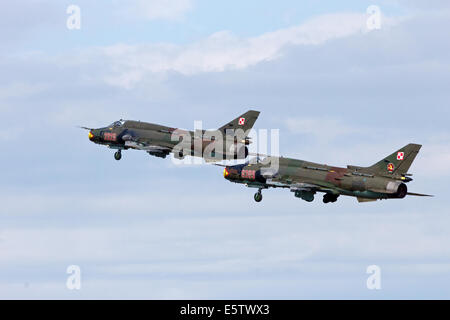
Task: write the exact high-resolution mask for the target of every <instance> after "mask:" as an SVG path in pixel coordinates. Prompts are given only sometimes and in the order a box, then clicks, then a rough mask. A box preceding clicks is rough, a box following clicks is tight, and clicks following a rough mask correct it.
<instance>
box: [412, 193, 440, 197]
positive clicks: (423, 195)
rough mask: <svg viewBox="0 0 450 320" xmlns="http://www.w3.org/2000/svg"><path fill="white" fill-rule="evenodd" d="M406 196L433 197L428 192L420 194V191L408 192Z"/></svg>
mask: <svg viewBox="0 0 450 320" xmlns="http://www.w3.org/2000/svg"><path fill="white" fill-rule="evenodd" d="M408 196H415V197H434V196H432V195H429V194H421V193H414V192H408Z"/></svg>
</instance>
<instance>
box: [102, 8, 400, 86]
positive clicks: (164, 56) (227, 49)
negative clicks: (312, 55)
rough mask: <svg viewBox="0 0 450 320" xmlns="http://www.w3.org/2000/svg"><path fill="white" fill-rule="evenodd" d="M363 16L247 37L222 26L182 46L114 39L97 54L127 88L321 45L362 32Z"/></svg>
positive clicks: (112, 80)
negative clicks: (159, 76) (152, 77)
mask: <svg viewBox="0 0 450 320" xmlns="http://www.w3.org/2000/svg"><path fill="white" fill-rule="evenodd" d="M366 18H367V16H366V15H365V14H358V13H339V14H328V15H323V16H318V17H316V18H313V19H311V20H308V21H306V22H305V23H303V24H301V25H299V26H295V27H290V28H286V29H280V30H277V31H273V32H268V33H265V34H262V35H260V36H257V37H252V38H247V39H241V38H238V37H236V36H234V35H233V34H232V33H230V32H228V31H221V32H216V33H214V34H212V35H211V36H209V37H207V38H206V39H204V40H201V41H198V42H195V43H192V44H188V45H185V46H180V45H173V44H152V45H126V44H117V45H113V46H108V47H104V48H98V51H97V52H96V54H98V55H99V56H101V57H104V59H106V60H107V61H109V63H110V64H111V65H112V69H113V74H111V75H110V76H108V77H106V78H105V80H106V81H107V82H108V83H109V84H112V85H117V86H121V87H125V88H130V87H132V86H133V85H135V84H136V83H137V82H139V81H140V80H141V79H142V78H143V77H144V76H145V75H146V74H149V73H160V72H178V73H181V74H184V75H193V74H197V73H203V72H222V71H225V70H240V69H244V68H248V67H251V66H254V65H256V64H258V63H261V62H265V61H271V60H274V59H277V58H280V57H281V56H282V52H283V49H284V48H286V47H287V46H300V45H320V44H323V43H325V42H327V41H329V40H332V39H338V38H342V37H347V36H350V35H353V34H357V33H364V32H366V31H367V30H366V24H365V21H366ZM387 21H388V22H386V25H389V23H391V24H392V23H393V22H392V21H393V20H389V19H388V20H387ZM389 21H390V22H389Z"/></svg>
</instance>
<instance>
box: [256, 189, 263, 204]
mask: <svg viewBox="0 0 450 320" xmlns="http://www.w3.org/2000/svg"><path fill="white" fill-rule="evenodd" d="M254 198H255V201H256V202H261V201H262V199H263V196H262V192H261V189H259V190H258V192H257V193H255V195H254Z"/></svg>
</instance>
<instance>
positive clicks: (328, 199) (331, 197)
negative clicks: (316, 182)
mask: <svg viewBox="0 0 450 320" xmlns="http://www.w3.org/2000/svg"><path fill="white" fill-rule="evenodd" d="M338 198H339V195H338V194H331V193H327V194H325V195H324V196H323V203H330V202H331V203H335V202H336V201H337V199H338Z"/></svg>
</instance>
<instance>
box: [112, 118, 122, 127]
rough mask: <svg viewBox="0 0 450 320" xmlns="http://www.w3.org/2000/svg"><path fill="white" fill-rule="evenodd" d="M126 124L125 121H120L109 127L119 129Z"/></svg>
mask: <svg viewBox="0 0 450 320" xmlns="http://www.w3.org/2000/svg"><path fill="white" fill-rule="evenodd" d="M124 123H125V120H122V119H120V120H119V121H115V122H114V123H111V124H110V125H109V127H110V128H118V127H121V126H123V124H124Z"/></svg>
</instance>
